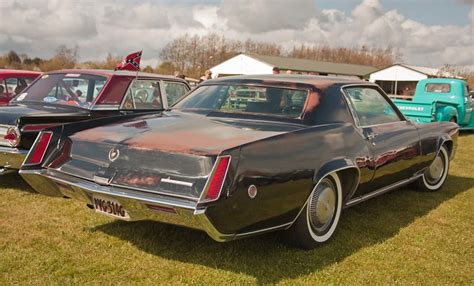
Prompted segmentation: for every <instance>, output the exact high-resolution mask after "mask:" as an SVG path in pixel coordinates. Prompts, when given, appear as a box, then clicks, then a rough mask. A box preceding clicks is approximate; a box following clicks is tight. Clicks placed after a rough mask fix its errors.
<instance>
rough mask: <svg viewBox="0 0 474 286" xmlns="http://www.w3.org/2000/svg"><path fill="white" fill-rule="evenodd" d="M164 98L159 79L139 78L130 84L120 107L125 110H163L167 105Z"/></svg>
mask: <svg viewBox="0 0 474 286" xmlns="http://www.w3.org/2000/svg"><path fill="white" fill-rule="evenodd" d="M163 98H164V97H162V91H161V88H160V83H159V81H157V80H153V79H138V80H135V81H133V83H132V84H131V85H130V86H129V88H128V90H127V92H126V94H125V97H124V100H123V102H122V106H121V108H120V109H121V110H123V111H153V110H163V108H164V107H165V106H166V102H164V100H163Z"/></svg>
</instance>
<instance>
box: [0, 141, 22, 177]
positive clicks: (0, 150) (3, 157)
mask: <svg viewBox="0 0 474 286" xmlns="http://www.w3.org/2000/svg"><path fill="white" fill-rule="evenodd" d="M27 154H28V150H24V149H17V148H11V147H0V175H3V174H6V173H9V172H14V171H17V170H18V169H20V167H21V164H22V163H23V161H24V160H25V157H26V155H27Z"/></svg>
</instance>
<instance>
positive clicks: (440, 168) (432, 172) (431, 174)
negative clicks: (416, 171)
mask: <svg viewBox="0 0 474 286" xmlns="http://www.w3.org/2000/svg"><path fill="white" fill-rule="evenodd" d="M443 172H444V160H443V158H442V156H441V154H438V156H436V158H435V159H434V161H433V163H431V165H430V167H429V168H428V170H427V171H426V176H425V177H426V180H427V181H428V183H430V184H435V183H437V182H438V181H439V179H441V177H442V176H443Z"/></svg>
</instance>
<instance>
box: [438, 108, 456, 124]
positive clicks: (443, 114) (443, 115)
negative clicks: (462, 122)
mask: <svg viewBox="0 0 474 286" xmlns="http://www.w3.org/2000/svg"><path fill="white" fill-rule="evenodd" d="M435 118H436V121H450V120H451V119H452V118H456V119H458V118H459V117H458V111H457V109H456V108H455V107H454V106H450V105H448V106H443V107H440V108H436V117H435Z"/></svg>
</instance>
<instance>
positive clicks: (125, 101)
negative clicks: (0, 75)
mask: <svg viewBox="0 0 474 286" xmlns="http://www.w3.org/2000/svg"><path fill="white" fill-rule="evenodd" d="M189 89H190V87H189V85H188V84H187V82H186V81H184V80H182V79H178V78H175V77H171V76H163V75H157V74H148V73H138V76H137V73H135V72H126V71H120V72H113V71H99V70H63V71H54V72H50V73H46V74H44V75H42V76H41V77H40V78H38V79H37V80H36V81H35V82H34V83H33V84H32V85H30V86H29V87H28V88H27V89H26V90H24V91H23V92H22V93H21V94H19V95H18V96H16V97H15V98H14V99H13V100H12V101H11V102H10V104H9V105H7V106H2V107H0V175H2V174H5V173H8V172H12V171H16V170H18V169H19V168H20V166H21V163H22V162H23V160H24V158H25V156H26V154H27V153H28V150H29V148H30V147H31V145H32V144H33V142H34V140H35V139H36V136H37V135H38V132H39V131H40V130H42V129H43V128H47V127H51V126H55V125H60V124H63V123H67V122H74V121H82V120H88V119H93V118H100V117H107V116H113V115H117V114H126V113H141V112H156V111H162V110H163V109H165V108H167V107H168V106H169V105H171V104H173V103H174V102H176V101H177V100H179V99H180V98H181V97H182V96H184V94H186V93H187V92H188V91H189Z"/></svg>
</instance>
